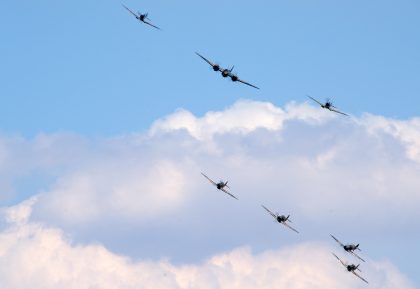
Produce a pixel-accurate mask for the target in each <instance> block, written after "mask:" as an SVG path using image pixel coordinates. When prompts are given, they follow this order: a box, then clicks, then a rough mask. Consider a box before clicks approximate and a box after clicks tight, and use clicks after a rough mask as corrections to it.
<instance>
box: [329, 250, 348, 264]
mask: <svg viewBox="0 0 420 289" xmlns="http://www.w3.org/2000/svg"><path fill="white" fill-rule="evenodd" d="M332 254H333V255H334V257H335V258H337V260H338V261H340V263H341V265H343V266H344V267H347V264H346V263H344V262H343V260H341V259H340V258H338V256H337V255H336V254H334V253H332Z"/></svg>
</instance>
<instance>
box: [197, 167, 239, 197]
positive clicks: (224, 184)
mask: <svg viewBox="0 0 420 289" xmlns="http://www.w3.org/2000/svg"><path fill="white" fill-rule="evenodd" d="M201 174H202V175H203V176H204V177H205V178H206V179H207V180H208V181H209V182H210V183H212V184H213V185H214V186H216V188H217V189H218V190H221V191H222V192H224V193H226V194H228V195H229V196H231V197H232V198H234V199H237V200H238V198H237V197H235V196H234V195H233V194H231V193H230V192H228V191H227V190H226V189H225V188H228V189H230V188H229V186H228V185H227V184H228V182H227V181H226V182H223V181H220V182H218V183H216V182H214V181H213V180H212V179H210V178H209V177H208V176H206V175H205V174H203V173H201Z"/></svg>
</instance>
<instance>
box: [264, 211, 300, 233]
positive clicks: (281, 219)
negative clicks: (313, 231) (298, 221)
mask: <svg viewBox="0 0 420 289" xmlns="http://www.w3.org/2000/svg"><path fill="white" fill-rule="evenodd" d="M261 206H262V207H263V208H264V209H265V210H266V211H267V212H268V213H269V214H270V215H271V216H272V217H273V218H274V219H275V220H276V221H277V222H279V223H280V224H283V225H285V226H286V227H288V228H289V229H291V230H293V231H295V232H296V233H299V232H298V231H297V230H296V229H294V228H292V226H290V225H289V224H288V223H287V222H290V223H291V222H292V221H291V220H289V217H290V215H288V216H287V217H286V216H284V215H280V214H279V213H275V214H274V213H273V212H271V211H270V210H269V209H267V208H266V207H265V206H264V205H261Z"/></svg>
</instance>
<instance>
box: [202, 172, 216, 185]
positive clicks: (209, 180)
mask: <svg viewBox="0 0 420 289" xmlns="http://www.w3.org/2000/svg"><path fill="white" fill-rule="evenodd" d="M201 174H202V175H203V176H204V177H205V178H206V179H207V180H208V181H209V182H210V183H212V184H213V185H215V186H217V184H216V183H215V182H213V181H212V180H211V179H210V178H209V177H208V176H206V175H205V174H203V173H201Z"/></svg>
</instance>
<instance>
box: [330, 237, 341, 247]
mask: <svg viewBox="0 0 420 289" xmlns="http://www.w3.org/2000/svg"><path fill="white" fill-rule="evenodd" d="M330 236H331V237H332V238H333V239H334V240H335V241H336V242H337V243H338V244H340V246H341V247H344V244H343V243H341V242H340V241H338V239H337V238H336V237H334V236H333V235H331V234H330Z"/></svg>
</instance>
